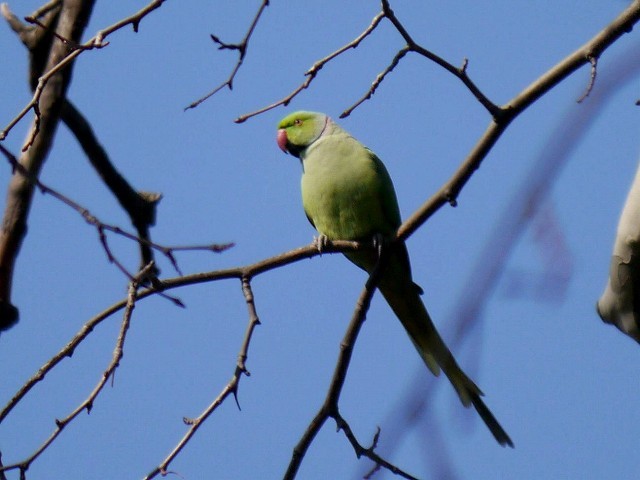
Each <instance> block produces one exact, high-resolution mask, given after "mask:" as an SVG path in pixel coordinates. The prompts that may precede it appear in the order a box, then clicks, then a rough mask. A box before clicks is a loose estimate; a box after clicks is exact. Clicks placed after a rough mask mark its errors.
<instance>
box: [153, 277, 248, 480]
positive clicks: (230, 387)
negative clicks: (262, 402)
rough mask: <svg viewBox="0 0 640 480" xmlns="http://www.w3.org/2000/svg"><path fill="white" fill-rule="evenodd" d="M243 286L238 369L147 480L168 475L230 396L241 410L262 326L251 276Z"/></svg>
mask: <svg viewBox="0 0 640 480" xmlns="http://www.w3.org/2000/svg"><path fill="white" fill-rule="evenodd" d="M241 284H242V293H243V295H244V298H245V301H246V303H247V310H248V312H249V324H248V325H247V330H246V332H245V335H244V339H243V341H242V345H241V346H240V353H239V354H238V361H237V363H236V368H235V371H234V373H233V376H232V377H231V380H230V381H229V383H227V385H225V387H224V388H223V389H222V391H221V392H220V394H219V395H218V396H217V397H216V398H215V399H214V400H213V402H211V404H210V405H209V406H208V407H207V408H206V409H205V410H204V411H203V412H202V413H201V414H200V415H199V416H198V417H197V418H184V419H183V420H184V423H186V424H187V425H189V430H187V432H186V433H185V434H184V436H183V437H182V439H181V440H180V441H179V442H178V444H177V445H176V446H175V447H174V449H173V450H172V451H171V453H169V455H167V457H166V458H165V459H164V460H163V461H162V462H161V463H160V465H158V466H157V467H156V468H155V469H153V470H152V471H151V472H150V473H149V474H148V475H147V476H146V477H144V478H145V480H151V479H152V478H154V477H156V476H157V475H163V476H164V475H166V474H167V473H168V471H167V468H168V467H169V464H170V463H171V462H172V461H173V459H174V458H175V457H176V456H177V455H178V454H179V453H180V452H181V451H182V449H183V448H184V447H185V446H186V445H187V443H188V442H189V440H191V438H192V437H193V436H194V435H195V433H196V431H197V430H198V428H200V426H201V425H202V423H203V422H204V421H205V420H206V419H207V418H208V417H209V415H211V414H212V413H213V412H214V411H215V410H217V409H218V407H219V406H220V405H222V403H223V402H224V401H225V400H226V399H227V398H228V397H229V396H230V395H232V394H233V397H234V398H235V400H236V405H238V409H240V403H239V402H238V388H239V386H240V379H241V378H242V375H243V374H244V375H246V376H247V377H248V376H250V375H251V374H250V373H249V371H248V370H247V366H246V361H247V358H248V355H249V345H250V343H251V338H252V337H253V331H254V330H255V328H256V327H257V326H258V325H260V319H259V318H258V313H257V312H256V304H255V298H254V296H253V291H252V289H251V278H250V277H249V276H243V277H242V278H241Z"/></svg>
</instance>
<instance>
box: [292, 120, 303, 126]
mask: <svg viewBox="0 0 640 480" xmlns="http://www.w3.org/2000/svg"><path fill="white" fill-rule="evenodd" d="M293 124H294V125H297V126H300V125H302V120H300V119H299V118H296V119H295V120H294V121H293Z"/></svg>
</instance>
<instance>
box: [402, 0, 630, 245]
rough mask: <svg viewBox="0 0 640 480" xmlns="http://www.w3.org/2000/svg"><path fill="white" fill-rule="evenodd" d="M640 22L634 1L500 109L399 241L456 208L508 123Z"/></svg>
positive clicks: (411, 219)
mask: <svg viewBox="0 0 640 480" xmlns="http://www.w3.org/2000/svg"><path fill="white" fill-rule="evenodd" d="M638 21H640V0H634V1H633V2H632V3H631V4H630V5H629V6H628V7H627V8H626V9H625V10H624V11H623V12H622V13H621V14H620V15H618V17H617V18H616V19H614V20H613V22H611V23H610V24H609V25H608V26H606V27H605V28H604V29H603V30H602V31H601V32H599V33H598V34H596V35H595V36H594V37H593V38H592V39H591V40H589V41H588V42H586V43H585V44H584V45H583V46H581V47H580V48H578V49H577V50H576V51H575V52H573V53H572V54H570V55H569V56H567V57H566V58H564V59H563V60H561V61H560V62H558V63H557V64H556V65H555V66H554V67H552V68H551V69H550V70H548V71H547V72H545V73H544V74H543V75H541V76H540V77H539V78H538V79H536V80H535V81H533V82H532V83H531V84H530V85H529V86H527V87H526V88H525V89H524V90H523V91H522V92H520V93H519V94H518V95H516V96H515V97H514V98H513V99H512V100H510V101H509V102H507V104H505V105H503V106H502V107H500V110H501V114H500V115H498V116H494V119H493V120H492V121H491V123H490V124H489V126H488V127H487V129H486V130H485V132H484V133H483V135H482V136H481V137H480V139H479V140H478V142H477V143H476V145H475V146H474V147H473V149H472V150H471V152H470V153H469V154H468V155H467V158H466V159H465V160H464V162H463V163H462V165H461V166H460V167H459V168H458V170H457V171H456V172H455V173H454V174H453V176H452V177H451V178H450V179H449V181H448V182H447V183H445V184H444V185H443V186H442V187H441V188H440V190H439V191H438V192H436V193H435V194H434V195H433V196H432V197H431V198H430V199H428V200H427V201H426V202H425V203H424V204H422V206H421V207H420V208H419V209H418V210H417V211H416V212H414V213H413V215H411V216H410V217H409V218H408V219H407V220H406V221H405V222H404V223H403V224H402V226H401V227H400V229H399V230H398V238H400V239H406V238H407V237H409V236H411V235H412V234H413V233H414V232H415V231H416V230H417V229H418V228H420V226H421V225H422V224H423V223H424V222H425V221H426V220H427V219H428V218H429V217H431V215H433V214H434V213H435V212H436V211H438V210H439V209H440V208H441V207H443V206H444V205H445V204H447V203H449V204H451V205H452V206H455V205H456V203H457V198H458V195H459V194H460V191H461V190H462V188H464V186H465V185H466V183H467V182H468V181H469V179H470V178H471V176H472V175H473V173H474V172H475V171H476V170H477V169H478V168H479V167H480V164H481V163H482V161H483V160H484V158H485V157H486V156H487V155H488V153H489V151H491V149H492V148H493V146H494V145H495V143H496V142H497V141H498V139H499V138H500V137H501V136H502V134H503V133H504V132H505V130H506V129H507V127H508V126H509V124H510V123H511V122H512V121H513V120H514V119H515V118H516V117H517V116H518V115H520V114H521V113H522V112H523V111H524V110H526V109H527V108H528V107H530V106H531V105H532V104H533V103H535V102H536V101H537V100H538V99H540V98H541V97H542V96H543V95H545V94H546V93H547V92H548V91H549V90H551V89H552V88H553V87H555V86H556V85H558V84H559V83H560V82H561V81H562V80H564V79H565V78H567V77H568V76H569V75H571V74H572V73H573V72H575V71H576V70H578V69H579V68H580V67H582V66H584V65H586V64H592V59H593V58H597V57H599V56H600V55H601V54H602V52H604V51H605V50H606V49H607V48H608V47H610V46H611V45H612V44H613V43H614V42H615V41H616V40H618V39H619V38H620V37H621V36H622V35H624V34H625V33H628V32H630V31H631V30H632V29H633V26H634V25H635V24H636V23H637V22H638Z"/></svg>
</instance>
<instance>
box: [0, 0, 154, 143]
mask: <svg viewBox="0 0 640 480" xmlns="http://www.w3.org/2000/svg"><path fill="white" fill-rule="evenodd" d="M61 1H62V0H61ZM165 1H166V0H153V1H151V2H150V3H149V4H148V5H147V6H146V7H144V8H142V9H141V10H139V11H138V12H136V13H134V14H133V15H131V16H129V17H127V18H124V19H122V20H120V21H119V22H116V23H114V24H113V25H111V26H109V27H107V28H105V29H103V30H100V31H99V32H98V33H97V34H96V35H95V36H94V37H92V38H91V39H89V40H87V41H86V42H85V43H83V44H78V45H79V47H78V48H76V49H75V50H73V51H72V52H71V53H69V54H68V55H65V56H63V57H62V58H61V59H58V60H59V61H58V63H56V64H52V65H50V66H49V68H47V69H45V70H44V71H45V72H46V73H45V74H44V75H42V76H41V77H40V78H39V79H38V84H37V86H36V88H35V93H34V95H33V98H32V99H31V101H30V102H29V103H28V104H27V105H26V106H25V107H24V108H23V109H22V110H21V111H20V113H18V114H17V115H16V116H15V117H14V118H13V119H12V120H11V121H10V122H9V124H8V125H7V126H6V127H5V128H4V130H2V131H0V141H2V140H4V139H5V138H7V135H8V134H9V132H10V131H11V129H13V127H15V126H16V124H17V123H18V122H19V121H20V120H22V119H23V118H24V117H25V115H26V114H27V113H29V110H31V109H33V110H34V112H35V113H36V116H35V120H34V122H35V125H36V126H37V125H38V124H39V118H40V115H39V113H38V112H39V109H40V107H39V104H40V97H41V96H42V92H43V90H44V87H45V85H46V84H47V83H48V82H49V81H50V80H51V78H52V77H53V76H54V75H56V74H57V73H58V72H60V71H61V70H63V69H65V68H66V67H67V66H68V65H70V64H71V63H72V62H73V61H74V60H75V58H76V57H77V56H78V55H80V54H81V53H82V52H84V51H87V50H90V49H93V48H103V47H106V46H107V45H109V42H105V41H104V40H105V38H107V37H108V36H109V35H111V34H112V33H113V32H115V31H117V30H120V29H121V28H123V27H126V26H127V25H131V26H132V27H133V31H134V32H137V31H138V27H139V25H140V21H141V20H142V19H143V18H144V17H145V16H147V15H148V14H149V13H151V12H152V11H154V10H155V9H157V8H160V7H161V6H162V4H163V3H164V2H165ZM50 3H51V4H55V3H56V2H50ZM2 5H3V7H2V11H3V14H4V12H5V11H8V7H6V4H2ZM5 16H6V15H5ZM59 34H60V35H61V36H62V37H64V38H68V39H71V40H73V39H72V38H71V37H69V36H68V35H66V34H65V33H64V32H60V33H59ZM76 43H78V42H77V41H76ZM63 46H64V47H65V49H66V48H67V45H66V44H63ZM36 135H37V130H36V131H33V130H32V134H31V136H30V137H29V139H28V140H27V142H26V144H25V146H24V147H23V150H25V151H26V149H27V148H29V147H30V146H31V143H32V142H33V140H34V138H35V136H36Z"/></svg>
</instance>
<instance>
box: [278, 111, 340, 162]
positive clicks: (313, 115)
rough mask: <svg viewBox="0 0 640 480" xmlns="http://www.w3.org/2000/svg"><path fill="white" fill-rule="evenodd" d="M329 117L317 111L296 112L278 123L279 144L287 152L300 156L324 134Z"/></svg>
mask: <svg viewBox="0 0 640 480" xmlns="http://www.w3.org/2000/svg"><path fill="white" fill-rule="evenodd" d="M329 121H330V120H329V117H328V116H326V115H325V114H324V113H317V112H302V111H300V112H294V113H292V114H290V115H287V116H286V117H284V118H283V119H282V120H281V121H280V123H279V124H278V136H277V141H278V146H279V147H280V149H281V150H282V151H283V152H285V153H290V154H291V155H293V156H295V157H300V155H301V154H302V152H304V150H305V149H306V148H307V147H308V146H309V145H311V144H312V143H313V142H315V141H316V140H317V139H318V138H320V136H321V135H322V134H323V132H324V130H325V128H326V126H327V124H328V123H329Z"/></svg>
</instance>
